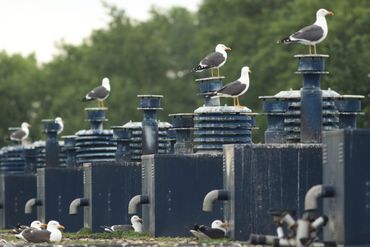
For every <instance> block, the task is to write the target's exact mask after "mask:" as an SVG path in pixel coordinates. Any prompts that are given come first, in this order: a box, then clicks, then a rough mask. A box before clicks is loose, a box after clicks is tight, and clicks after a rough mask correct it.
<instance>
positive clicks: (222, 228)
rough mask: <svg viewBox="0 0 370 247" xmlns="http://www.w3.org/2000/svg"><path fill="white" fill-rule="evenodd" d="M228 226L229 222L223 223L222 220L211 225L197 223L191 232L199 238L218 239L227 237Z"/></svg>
mask: <svg viewBox="0 0 370 247" xmlns="http://www.w3.org/2000/svg"><path fill="white" fill-rule="evenodd" d="M226 227H228V224H226V223H223V222H222V221H221V220H215V221H213V222H212V225H211V227H208V226H205V225H200V226H198V225H195V226H194V228H193V229H192V230H190V232H191V233H192V234H193V235H194V236H195V237H197V238H199V239H217V238H225V237H226V232H227V230H226Z"/></svg>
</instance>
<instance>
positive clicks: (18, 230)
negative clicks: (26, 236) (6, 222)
mask: <svg viewBox="0 0 370 247" xmlns="http://www.w3.org/2000/svg"><path fill="white" fill-rule="evenodd" d="M27 228H29V226H25V225H21V224H18V225H17V226H16V227H14V229H13V232H14V233H21V232H22V231H23V230H25V229H27Z"/></svg>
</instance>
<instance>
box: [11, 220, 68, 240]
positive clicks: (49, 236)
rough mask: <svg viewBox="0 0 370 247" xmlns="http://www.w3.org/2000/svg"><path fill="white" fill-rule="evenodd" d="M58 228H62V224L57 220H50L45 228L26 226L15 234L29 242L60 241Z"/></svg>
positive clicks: (60, 234) (60, 233)
mask: <svg viewBox="0 0 370 247" xmlns="http://www.w3.org/2000/svg"><path fill="white" fill-rule="evenodd" d="M59 229H64V226H62V225H60V224H59V222H58V221H55V220H51V221H49V222H48V225H47V228H46V230H38V229H35V228H27V229H25V230H23V231H22V232H21V233H19V234H17V235H15V236H16V237H17V238H20V239H23V240H24V241H26V242H30V243H42V242H60V241H61V240H62V232H61V231H60V230H59Z"/></svg>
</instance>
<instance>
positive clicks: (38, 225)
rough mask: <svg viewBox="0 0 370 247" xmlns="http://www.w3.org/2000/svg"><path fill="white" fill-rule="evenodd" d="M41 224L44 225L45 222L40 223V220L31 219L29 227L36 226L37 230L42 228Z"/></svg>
mask: <svg viewBox="0 0 370 247" xmlns="http://www.w3.org/2000/svg"><path fill="white" fill-rule="evenodd" d="M43 226H45V224H43V223H41V221H39V220H34V221H32V222H31V225H30V227H33V228H37V229H39V230H41V228H42V227H43Z"/></svg>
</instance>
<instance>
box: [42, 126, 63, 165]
mask: <svg viewBox="0 0 370 247" xmlns="http://www.w3.org/2000/svg"><path fill="white" fill-rule="evenodd" d="M42 122H43V123H44V132H45V134H46V136H47V138H46V146H45V151H46V153H45V166H46V167H52V166H58V165H59V143H58V135H57V132H58V129H59V125H58V124H57V123H55V120H54V119H44V120H42Z"/></svg>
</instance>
